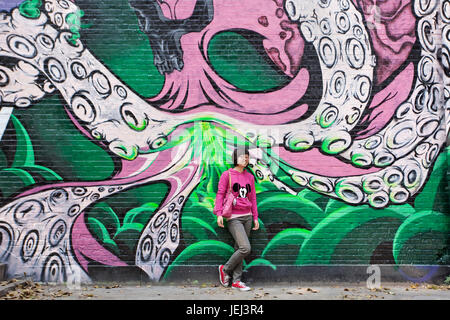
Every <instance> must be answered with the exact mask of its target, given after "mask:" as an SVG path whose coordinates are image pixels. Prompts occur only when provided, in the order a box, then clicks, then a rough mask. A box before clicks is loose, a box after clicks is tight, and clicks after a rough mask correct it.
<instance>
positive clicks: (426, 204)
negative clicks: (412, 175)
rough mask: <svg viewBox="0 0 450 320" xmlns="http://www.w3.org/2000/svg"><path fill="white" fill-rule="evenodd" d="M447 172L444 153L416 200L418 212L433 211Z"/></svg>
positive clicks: (435, 164)
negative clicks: (439, 188)
mask: <svg viewBox="0 0 450 320" xmlns="http://www.w3.org/2000/svg"><path fill="white" fill-rule="evenodd" d="M447 170H448V163H447V154H446V153H445V152H443V153H441V154H440V155H439V156H438V157H437V159H436V161H435V163H434V166H433V171H432V172H431V174H430V177H429V179H428V181H427V183H426V184H425V186H424V188H423V189H422V191H421V192H420V193H419V194H418V195H417V197H416V199H415V200H414V207H415V208H416V210H417V211H423V210H433V205H434V201H435V198H436V194H437V192H438V187H439V185H440V183H441V180H442V179H443V178H444V177H445V175H446V172H447Z"/></svg>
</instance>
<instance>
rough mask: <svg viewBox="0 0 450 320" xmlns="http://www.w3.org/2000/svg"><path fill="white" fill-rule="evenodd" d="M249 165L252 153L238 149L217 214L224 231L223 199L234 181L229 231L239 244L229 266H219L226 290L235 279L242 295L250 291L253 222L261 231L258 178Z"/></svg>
mask: <svg viewBox="0 0 450 320" xmlns="http://www.w3.org/2000/svg"><path fill="white" fill-rule="evenodd" d="M248 163H249V152H248V149H236V150H234V152H233V164H234V168H232V169H228V170H227V171H225V172H224V173H222V175H221V177H220V180H219V185H218V190H217V196H216V202H215V206H214V213H215V214H216V215H217V224H218V226H219V227H221V228H224V223H223V222H224V221H223V220H224V217H223V216H222V208H223V199H224V197H225V194H226V192H227V190H228V189H229V188H230V187H229V181H230V178H231V190H232V193H233V195H234V198H235V200H234V202H233V206H232V211H231V217H229V218H226V220H227V227H228V230H229V231H230V233H231V235H232V236H233V238H234V241H235V246H234V247H235V249H236V251H235V252H234V253H233V255H232V256H231V257H230V259H229V260H228V261H227V262H226V263H225V265H220V266H219V280H220V283H221V284H222V285H223V286H228V285H229V282H230V279H232V284H231V286H232V287H233V288H236V289H239V290H241V291H248V290H250V288H249V287H248V286H246V285H245V283H243V282H242V281H241V276H242V266H243V261H244V258H245V257H246V256H248V254H249V253H250V250H251V247H250V241H249V239H248V237H249V235H250V230H251V228H252V222H253V224H254V227H253V230H258V229H259V222H258V209H257V206H256V192H255V178H254V177H253V175H252V174H251V173H250V172H248V171H247V170H246V167H247V165H248Z"/></svg>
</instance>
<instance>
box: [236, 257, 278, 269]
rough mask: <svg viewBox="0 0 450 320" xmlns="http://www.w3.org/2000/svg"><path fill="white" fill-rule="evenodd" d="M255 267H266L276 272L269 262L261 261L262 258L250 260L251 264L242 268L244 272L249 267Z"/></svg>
mask: <svg viewBox="0 0 450 320" xmlns="http://www.w3.org/2000/svg"><path fill="white" fill-rule="evenodd" d="M255 266H267V267H270V268H272V269H273V270H277V267H276V266H275V265H274V264H273V263H272V262H270V261H269V260H266V259H263V258H257V259H254V260H252V262H250V263H248V264H247V266H246V267H245V268H244V270H248V269H250V268H251V267H255Z"/></svg>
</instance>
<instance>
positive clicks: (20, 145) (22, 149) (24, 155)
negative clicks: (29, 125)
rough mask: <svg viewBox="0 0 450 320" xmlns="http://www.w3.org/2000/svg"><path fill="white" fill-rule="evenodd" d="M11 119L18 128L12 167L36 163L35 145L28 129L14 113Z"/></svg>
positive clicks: (16, 128) (15, 127)
mask: <svg viewBox="0 0 450 320" xmlns="http://www.w3.org/2000/svg"><path fill="white" fill-rule="evenodd" d="M11 121H12V123H13V125H14V129H15V130H16V154H15V155H14V161H13V164H12V167H23V166H31V165H34V151H33V145H32V144H31V140H30V137H29V135H28V133H27V131H26V130H25V128H24V127H23V125H22V123H20V121H19V120H18V119H17V118H16V117H15V116H14V115H11Z"/></svg>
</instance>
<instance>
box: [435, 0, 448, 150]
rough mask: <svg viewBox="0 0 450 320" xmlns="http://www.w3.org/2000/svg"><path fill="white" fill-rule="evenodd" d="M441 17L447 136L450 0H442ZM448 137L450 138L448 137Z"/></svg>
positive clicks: (441, 59) (440, 61)
mask: <svg viewBox="0 0 450 320" xmlns="http://www.w3.org/2000/svg"><path fill="white" fill-rule="evenodd" d="M439 17H440V19H441V21H440V22H441V24H440V27H439V29H440V30H442V32H441V44H442V48H441V52H440V59H439V60H438V61H439V63H440V64H441V65H442V70H443V72H442V78H443V81H442V85H443V97H444V102H445V104H444V114H445V123H446V126H447V137H448V134H449V131H450V1H449V0H445V1H442V3H441V6H440V7H439ZM447 139H448V138H447ZM447 145H450V141H448V140H447Z"/></svg>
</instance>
